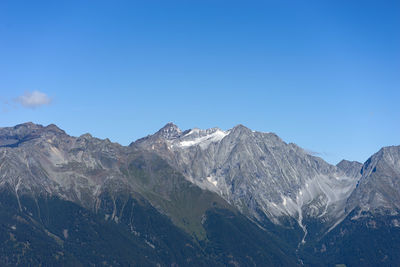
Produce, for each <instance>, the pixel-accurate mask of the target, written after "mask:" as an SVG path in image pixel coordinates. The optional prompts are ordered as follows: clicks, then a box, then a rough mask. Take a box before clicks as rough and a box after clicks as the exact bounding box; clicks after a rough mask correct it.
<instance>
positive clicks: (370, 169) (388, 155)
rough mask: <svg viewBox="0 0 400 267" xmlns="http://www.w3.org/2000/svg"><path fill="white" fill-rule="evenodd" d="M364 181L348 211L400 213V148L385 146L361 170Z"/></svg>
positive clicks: (357, 189)
mask: <svg viewBox="0 0 400 267" xmlns="http://www.w3.org/2000/svg"><path fill="white" fill-rule="evenodd" d="M361 175H362V176H361V178H360V180H359V182H358V184H357V187H356V189H355V190H354V192H353V193H352V194H351V196H350V197H349V200H348V204H347V207H346V208H347V209H348V210H353V209H354V208H357V207H358V208H360V209H361V211H380V212H385V211H386V212H389V213H397V212H398V210H400V146H390V147H384V148H382V149H381V150H379V151H378V152H377V153H375V154H374V155H372V156H371V157H370V158H369V159H368V160H367V161H366V162H365V163H364V165H363V167H362V169H361Z"/></svg>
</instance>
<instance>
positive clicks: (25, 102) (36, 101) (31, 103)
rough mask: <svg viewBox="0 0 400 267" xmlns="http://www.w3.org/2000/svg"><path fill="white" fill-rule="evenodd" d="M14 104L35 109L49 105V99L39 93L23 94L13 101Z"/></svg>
mask: <svg viewBox="0 0 400 267" xmlns="http://www.w3.org/2000/svg"><path fill="white" fill-rule="evenodd" d="M15 101H16V102H18V103H19V104H21V105H22V106H24V107H27V108H37V107H40V106H44V105H49V104H50V103H51V98H50V97H48V96H47V95H46V94H45V93H42V92H39V91H33V92H25V93H24V94H23V95H21V96H19V97H17V98H16V99H15Z"/></svg>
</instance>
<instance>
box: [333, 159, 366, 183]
mask: <svg viewBox="0 0 400 267" xmlns="http://www.w3.org/2000/svg"><path fill="white" fill-rule="evenodd" d="M336 167H338V168H339V169H340V170H342V171H344V173H345V174H346V175H347V176H349V177H355V178H357V179H359V178H361V169H362V167H363V164H362V163H360V162H358V161H349V160H345V159H344V160H342V161H340V162H339V163H338V164H336Z"/></svg>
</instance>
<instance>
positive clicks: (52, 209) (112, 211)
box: [0, 123, 400, 266]
mask: <svg viewBox="0 0 400 267" xmlns="http://www.w3.org/2000/svg"><path fill="white" fill-rule="evenodd" d="M399 179H400V146H398V147H385V148H382V149H381V150H380V151H379V152H377V153H376V154H374V155H373V156H372V157H371V158H370V159H368V160H367V161H366V162H365V163H364V164H361V163H358V162H350V161H346V160H343V161H341V162H340V163H339V164H338V165H337V166H333V165H330V164H328V163H326V162H325V161H324V160H322V159H321V158H318V157H315V156H312V155H309V154H308V153H307V152H306V151H305V150H303V149H302V148H300V147H298V146H297V145H295V144H292V143H290V144H287V143H285V142H284V141H283V140H281V139H280V138H279V137H278V136H277V135H276V134H273V133H262V132H256V131H252V130H250V129H248V128H246V127H245V126H243V125H238V126H236V127H234V128H232V129H230V130H227V131H224V130H221V129H218V128H212V129H207V130H201V129H190V130H186V131H181V130H180V129H179V128H178V127H177V126H176V125H174V124H172V123H169V124H167V125H166V126H165V127H163V128H162V129H160V130H159V131H158V132H157V133H155V134H153V135H149V136H147V137H145V138H142V139H139V140H137V141H135V142H133V143H132V144H131V145H130V146H128V147H125V146H121V145H119V144H116V143H112V142H110V141H109V140H108V139H106V140H101V139H97V138H94V137H92V136H91V135H90V134H84V135H82V136H80V137H72V136H69V135H67V134H66V133H65V132H64V131H63V130H61V129H59V128H58V127H57V126H55V125H49V126H46V127H44V126H41V125H36V124H33V123H25V124H21V125H17V126H15V127H7V128H0V206H1V207H0V210H1V212H0V217H1V221H2V223H0V243H1V244H2V245H1V249H0V258H1V260H0V264H2V265H26V264H38V263H40V262H44V263H45V264H48V265H54V264H63V265H79V264H81V265H88V264H89V265H90V264H95V265H99V264H102V265H126V264H131V265H139V266H140V265H154V266H155V265H161V266H173V265H178V266H186V265H187V266H192V265H198V266H202V265H210V264H212V265H215V266H219V265H221V266H227V265H232V266H265V265H273V266H278V265H280V266H294V265H297V264H298V265H302V264H304V265H310V266H329V265H334V264H339V263H345V264H349V266H352V265H365V266H368V265H370V266H373V265H374V264H375V265H377V264H378V265H387V266H390V265H392V266H393V265H397V264H399V263H400V258H399V257H398V256H397V255H400V253H397V252H398V251H400V246H398V245H396V244H400V231H399V229H400V228H399V225H400V223H399V222H400V217H399V213H398V211H399V209H400V193H399V192H400V184H399ZM370 238H376V240H377V241H376V242H378V243H377V244H375V245H373V246H372V245H369V244H368V242H367V240H369V239H370ZM44 244H47V245H48V247H49V249H48V250H43V249H42V248H43V246H44ZM374 249H378V250H379V252H376V253H375V254H374Z"/></svg>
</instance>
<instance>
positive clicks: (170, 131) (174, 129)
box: [155, 122, 182, 139]
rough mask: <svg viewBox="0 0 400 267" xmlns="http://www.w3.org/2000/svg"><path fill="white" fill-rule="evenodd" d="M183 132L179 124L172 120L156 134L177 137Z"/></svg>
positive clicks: (170, 137) (171, 137)
mask: <svg viewBox="0 0 400 267" xmlns="http://www.w3.org/2000/svg"><path fill="white" fill-rule="evenodd" d="M181 133H182V131H181V129H179V128H178V126H176V125H175V124H174V123H172V122H168V123H167V124H166V125H165V126H164V127H162V128H161V129H160V130H159V131H158V132H157V133H155V135H156V136H159V137H162V138H165V139H174V138H177V137H178V136H179V135H180V134H181Z"/></svg>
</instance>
